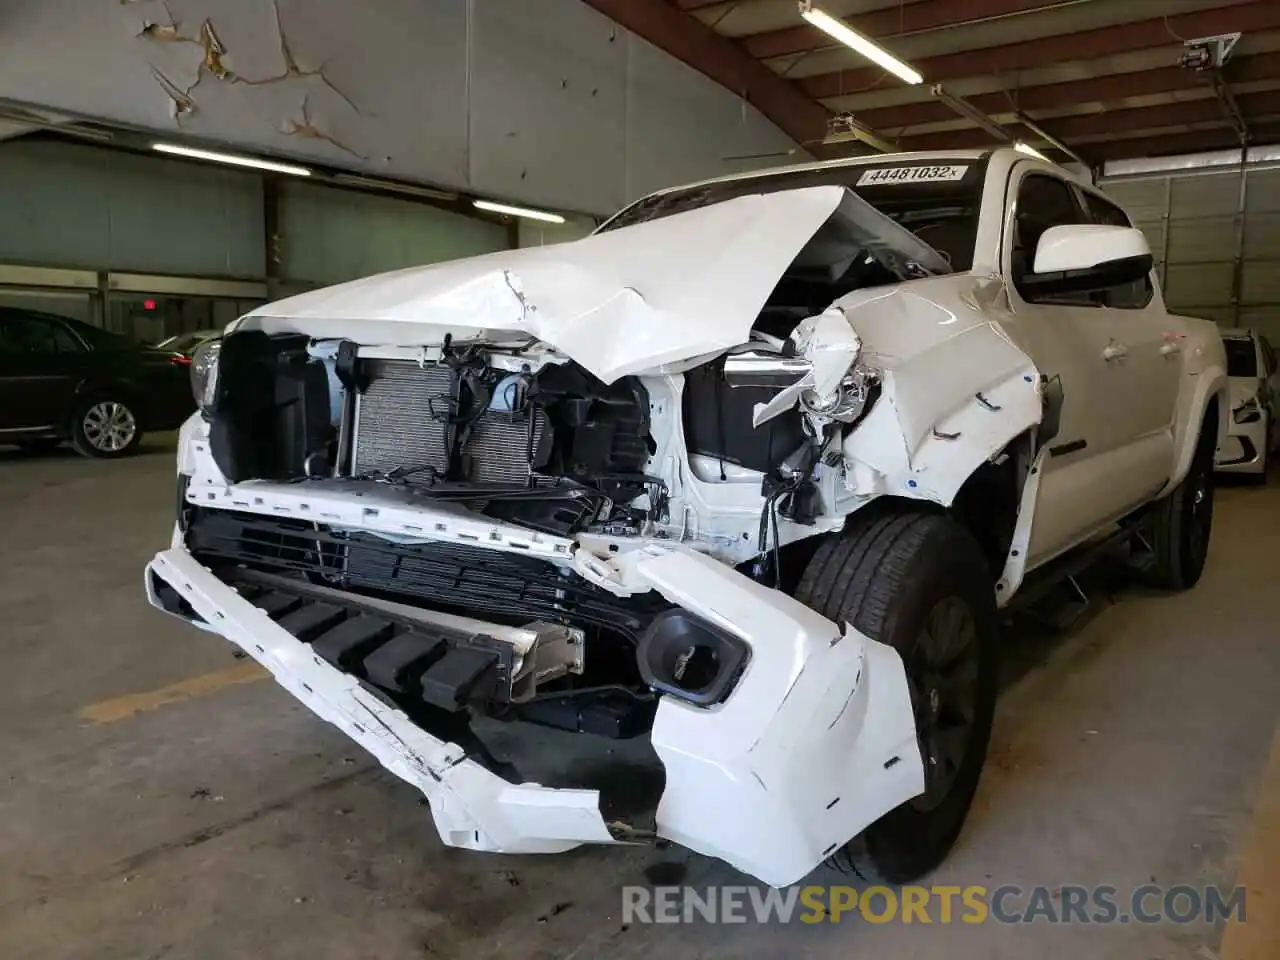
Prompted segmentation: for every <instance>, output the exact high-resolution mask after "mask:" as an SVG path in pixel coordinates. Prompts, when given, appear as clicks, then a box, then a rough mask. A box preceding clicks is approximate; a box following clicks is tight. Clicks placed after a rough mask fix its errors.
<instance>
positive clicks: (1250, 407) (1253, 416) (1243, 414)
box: [1232, 397, 1262, 423]
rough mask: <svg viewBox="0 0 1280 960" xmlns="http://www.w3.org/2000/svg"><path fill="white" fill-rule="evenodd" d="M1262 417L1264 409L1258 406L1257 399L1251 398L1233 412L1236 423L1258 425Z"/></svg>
mask: <svg viewBox="0 0 1280 960" xmlns="http://www.w3.org/2000/svg"><path fill="white" fill-rule="evenodd" d="M1261 416H1262V407H1261V406H1260V405H1259V404H1258V398H1257V397H1250V398H1249V399H1248V400H1246V401H1245V402H1244V403H1242V404H1240V406H1238V407H1236V409H1235V410H1234V411H1232V417H1233V419H1234V420H1235V422H1236V423H1256V422H1257V421H1258V419H1259V418H1260V417H1261Z"/></svg>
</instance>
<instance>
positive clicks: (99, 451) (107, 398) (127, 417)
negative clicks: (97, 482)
mask: <svg viewBox="0 0 1280 960" xmlns="http://www.w3.org/2000/svg"><path fill="white" fill-rule="evenodd" d="M141 442H142V425H141V423H140V421H139V419H138V414H137V409H136V407H135V406H134V404H133V402H132V401H130V400H126V399H125V398H124V397H121V396H119V395H117V394H98V395H97V396H93V397H90V398H89V399H87V400H85V401H83V402H82V403H80V404H79V405H78V406H77V407H76V412H75V413H74V414H73V415H72V418H71V445H72V446H73V447H75V450H76V453H78V454H80V455H81V456H85V457H94V458H98V459H108V460H114V459H116V458H118V457H127V456H129V455H130V454H132V453H135V452H137V449H138V445H139V444H140V443H141Z"/></svg>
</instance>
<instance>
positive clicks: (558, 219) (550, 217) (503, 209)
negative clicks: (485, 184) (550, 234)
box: [472, 200, 564, 223]
mask: <svg viewBox="0 0 1280 960" xmlns="http://www.w3.org/2000/svg"><path fill="white" fill-rule="evenodd" d="M472 206H474V207H475V208H476V209H477V210H488V211H489V212H490V213H505V214H507V215H509V216H512V217H525V218H526V219H528V220H543V221H545V222H547V223H564V217H562V216H560V214H558V213H548V212H547V211H545V210H530V209H529V208H527V207H511V206H508V205H507V204H505V203H494V202H493V201H492V200H473V201H472Z"/></svg>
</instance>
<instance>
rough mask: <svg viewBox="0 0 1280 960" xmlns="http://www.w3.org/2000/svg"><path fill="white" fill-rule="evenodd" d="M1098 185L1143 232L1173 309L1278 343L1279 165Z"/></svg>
mask: <svg viewBox="0 0 1280 960" xmlns="http://www.w3.org/2000/svg"><path fill="white" fill-rule="evenodd" d="M1100 185H1101V186H1102V188H1103V189H1104V190H1105V191H1106V192H1107V193H1108V194H1110V195H1111V196H1112V197H1114V198H1115V199H1116V200H1117V201H1118V202H1119V203H1120V204H1121V205H1122V206H1124V208H1125V209H1126V210H1128V212H1129V215H1130V216H1131V217H1133V218H1134V220H1135V222H1136V225H1137V226H1139V227H1141V228H1142V230H1143V232H1144V233H1145V234H1146V235H1147V238H1148V240H1149V241H1150V243H1151V249H1152V252H1153V253H1154V254H1155V256H1156V260H1157V262H1158V263H1160V264H1161V267H1160V276H1161V279H1162V281H1163V286H1164V290H1165V299H1166V301H1167V302H1168V304H1169V307H1170V308H1171V309H1173V310H1175V311H1177V312H1179V313H1185V314H1189V315H1192V316H1200V317H1205V318H1207V319H1212V320H1216V321H1218V323H1220V324H1222V325H1223V326H1228V327H1234V326H1241V327H1253V328H1255V329H1257V330H1259V331H1260V332H1262V333H1265V334H1266V335H1267V336H1268V337H1270V338H1272V339H1273V340H1276V341H1280V169H1277V168H1271V169H1266V168H1257V167H1254V168H1245V169H1244V170H1243V171H1242V170H1241V169H1240V168H1239V167H1233V168H1229V169H1227V170H1223V171H1213V172H1201V171H1196V172H1191V171H1188V172H1178V173H1171V174H1163V175H1159V176H1146V177H1140V178H1119V179H1111V180H1107V179H1104V180H1102V181H1101V183H1100Z"/></svg>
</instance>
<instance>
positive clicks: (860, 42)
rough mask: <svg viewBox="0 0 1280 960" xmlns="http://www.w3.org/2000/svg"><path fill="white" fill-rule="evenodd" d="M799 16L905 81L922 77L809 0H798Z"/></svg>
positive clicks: (913, 81) (917, 81)
mask: <svg viewBox="0 0 1280 960" xmlns="http://www.w3.org/2000/svg"><path fill="white" fill-rule="evenodd" d="M800 16H802V17H804V18H805V19H806V20H808V21H809V23H811V24H813V25H814V26H815V27H817V28H818V29H819V30H821V31H822V32H823V33H825V34H827V35H828V36H830V37H832V38H833V39H835V40H839V41H840V42H841V43H843V44H844V45H845V46H846V47H848V48H849V49H851V50H854V51H855V52H857V53H860V54H862V55H863V56H864V57H866V58H867V59H868V60H870V61H871V62H872V63H874V64H875V65H876V66H878V67H883V68H884V69H886V70H888V71H889V72H890V73H892V74H893V75H894V76H895V77H898V78H899V79H901V80H905V81H906V82H907V83H919V82H920V81H922V80H923V79H924V77H922V76H921V75H920V74H919V73H918V72H917V71H915V70H913V69H912V68H911V67H909V66H907V65H906V64H905V63H903V62H902V61H901V60H899V59H898V58H897V57H895V56H894V55H893V54H891V53H890V52H889V51H888V50H886V49H884V47H882V46H880V45H879V44H877V43H875V42H874V41H872V40H869V39H867V38H866V37H864V36H863V35H862V34H860V33H858V32H857V31H856V30H853V29H850V28H849V27H847V26H845V24H843V23H841V22H840V21H839V20H837V19H836V18H835V17H833V16H830V15H829V14H826V13H823V12H822V11H821V10H815V9H814V8H813V3H812V2H811V0H800Z"/></svg>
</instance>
